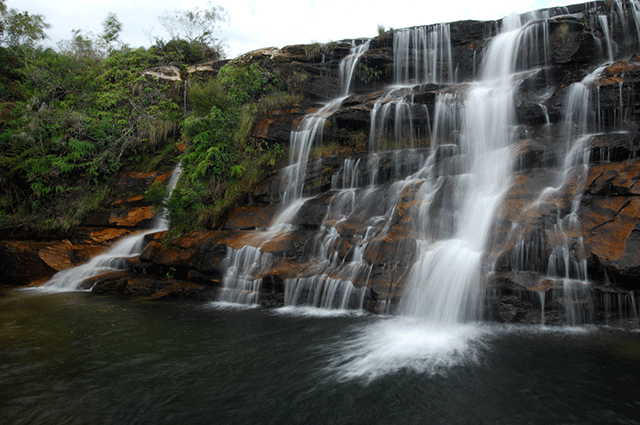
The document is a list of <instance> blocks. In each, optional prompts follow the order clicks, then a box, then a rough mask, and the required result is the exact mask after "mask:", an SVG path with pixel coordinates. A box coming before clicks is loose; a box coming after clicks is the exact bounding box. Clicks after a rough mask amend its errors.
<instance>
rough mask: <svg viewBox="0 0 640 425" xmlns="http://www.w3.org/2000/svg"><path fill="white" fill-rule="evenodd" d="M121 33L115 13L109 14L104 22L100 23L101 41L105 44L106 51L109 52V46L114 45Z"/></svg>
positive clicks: (119, 23)
mask: <svg viewBox="0 0 640 425" xmlns="http://www.w3.org/2000/svg"><path fill="white" fill-rule="evenodd" d="M120 31H122V23H121V22H120V21H119V20H118V17H117V16H116V14H115V13H113V12H109V14H108V15H107V17H106V18H105V20H104V21H102V35H101V37H102V39H103V40H104V41H105V42H106V43H107V46H108V50H111V44H112V43H116V42H117V41H118V38H119V37H120Z"/></svg>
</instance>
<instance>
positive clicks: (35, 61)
mask: <svg viewBox="0 0 640 425" xmlns="http://www.w3.org/2000/svg"><path fill="white" fill-rule="evenodd" d="M175 13H176V14H178V15H179V16H183V17H185V19H186V21H184V22H185V23H186V24H185V25H186V27H182V28H178V29H176V32H175V34H174V38H173V39H172V40H169V41H166V42H165V41H163V40H156V44H155V45H154V46H152V47H150V48H149V49H145V48H137V49H133V48H130V47H128V46H126V45H123V44H122V43H121V42H120V40H119V33H120V31H121V24H120V22H119V21H118V19H117V17H116V16H115V15H114V14H109V15H108V16H107V18H106V19H105V21H104V22H103V29H104V31H103V32H102V33H101V34H100V35H98V36H93V35H91V34H83V33H81V32H80V31H73V32H72V38H71V39H70V40H68V41H66V42H64V43H60V45H59V48H58V49H57V50H54V49H51V48H42V47H40V46H38V45H37V42H38V41H40V40H42V39H43V38H44V37H45V33H44V31H45V29H46V28H47V25H46V22H45V21H44V18H43V17H41V16H39V15H29V14H28V13H27V12H17V11H15V10H8V9H7V8H6V7H5V4H4V0H0V229H14V228H18V227H23V228H27V229H31V230H45V229H57V230H62V231H67V230H70V229H72V228H73V227H74V226H76V225H77V224H78V223H79V222H80V220H81V219H82V218H83V217H84V216H86V214H88V213H89V212H91V211H92V210H94V209H96V208H98V207H99V206H100V205H101V203H102V202H103V201H104V200H105V198H106V197H108V196H109V190H110V189H109V188H110V187H111V183H112V182H113V178H114V176H115V175H116V173H118V172H120V171H123V170H127V169H133V168H134V167H135V169H138V170H143V169H147V170H151V169H154V168H155V167H157V166H158V164H160V163H161V162H163V161H166V160H167V159H168V158H171V159H175V158H176V157H177V150H176V148H175V146H176V144H177V143H178V142H185V143H186V145H187V146H188V148H187V150H186V152H185V153H184V154H182V158H181V159H182V163H183V169H184V171H183V175H182V176H183V177H182V179H181V182H180V184H179V186H178V188H177V189H176V190H175V192H174V196H173V197H172V198H171V199H170V200H169V201H167V202H166V206H167V207H168V209H169V213H170V216H171V218H172V220H173V223H174V224H175V226H174V231H173V234H177V233H179V232H181V231H184V230H189V229H192V228H194V227H198V226H209V225H214V224H215V221H216V219H217V218H218V217H220V215H221V214H222V213H224V211H225V209H226V208H228V207H230V206H232V205H233V204H234V203H235V202H236V201H237V200H238V199H239V198H240V197H241V196H242V194H243V193H244V192H245V191H246V190H248V189H249V188H250V187H251V185H254V184H256V183H257V182H259V181H260V179H261V178H262V177H263V176H264V173H265V170H267V169H268V167H270V166H273V165H275V163H276V161H278V160H279V159H280V158H282V157H283V154H284V152H283V149H282V147H280V146H279V145H274V144H268V143H265V142H261V141H258V140H254V139H252V138H251V137H250V133H251V129H252V126H253V122H254V120H255V118H257V117H260V116H261V115H263V114H264V113H265V111H266V110H268V109H272V108H276V107H281V106H283V105H287V104H292V103H295V102H296V100H297V97H296V96H293V95H287V94H284V92H283V89H284V88H287V86H290V85H294V86H295V85H300V84H301V82H302V81H303V80H302V79H303V77H302V76H300V75H297V74H296V75H293V76H290V77H289V78H286V79H282V78H280V77H279V76H278V75H276V73H275V72H273V71H270V70H269V69H268V64H266V65H259V64H257V63H253V64H243V63H240V62H231V63H229V64H227V65H226V66H225V67H223V68H222V70H221V71H220V72H219V74H218V76H217V77H216V78H211V79H209V80H200V81H190V82H189V88H188V99H189V106H190V112H189V113H188V114H187V115H186V116H185V115H184V111H183V94H182V93H183V92H182V91H183V90H184V83H182V82H171V81H169V82H165V80H159V79H156V78H154V77H151V76H146V75H144V73H143V71H144V70H146V69H149V68H153V67H157V66H163V65H170V64H177V65H179V66H182V67H183V69H184V67H186V64H189V63H194V62H200V61H204V60H212V59H218V58H219V57H220V56H221V55H222V50H221V47H220V45H219V43H218V42H217V40H216V39H215V38H213V37H212V35H211V33H210V29H207V28H209V27H202V26H198V25H199V21H198V20H200V21H202V22H208V23H209V24H211V23H214V22H218V21H219V20H220V19H224V10H223V9H221V8H219V7H213V6H212V8H211V9H209V10H207V11H200V12H198V10H195V11H192V12H191V14H189V13H188V12H185V11H175ZM190 19H191V20H190ZM189 25H191V27H189ZM203 28H204V29H203ZM190 29H191V30H194V31H195V32H193V31H192V32H187V33H186V34H187V35H186V36H185V35H182V36H181V35H180V34H181V33H180V31H189V30H190ZM200 30H202V31H200ZM198 31H200V32H198ZM148 198H149V199H150V200H151V201H154V202H155V204H156V205H161V204H162V203H163V202H165V201H163V198H164V191H163V189H162V188H161V187H154V188H152V190H150V191H149V194H148Z"/></svg>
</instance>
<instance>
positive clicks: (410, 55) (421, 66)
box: [393, 24, 456, 84]
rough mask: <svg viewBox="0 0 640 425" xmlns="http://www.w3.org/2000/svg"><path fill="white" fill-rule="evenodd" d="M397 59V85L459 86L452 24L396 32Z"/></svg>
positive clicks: (394, 36) (395, 73)
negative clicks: (452, 43) (435, 84)
mask: <svg viewBox="0 0 640 425" xmlns="http://www.w3.org/2000/svg"><path fill="white" fill-rule="evenodd" d="M393 55H394V58H393V73H394V75H395V83H396V84H408V83H409V81H410V80H413V81H414V82H415V83H416V84H420V83H448V84H451V83H455V82H456V81H455V75H454V68H453V59H452V55H451V31H450V26H449V24H436V25H432V26H430V27H417V28H408V29H403V30H398V31H396V32H394V34H393Z"/></svg>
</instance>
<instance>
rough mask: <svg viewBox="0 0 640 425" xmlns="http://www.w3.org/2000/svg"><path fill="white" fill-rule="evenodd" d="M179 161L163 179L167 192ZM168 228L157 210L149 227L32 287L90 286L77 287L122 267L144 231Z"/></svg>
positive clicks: (64, 288)
mask: <svg viewBox="0 0 640 425" xmlns="http://www.w3.org/2000/svg"><path fill="white" fill-rule="evenodd" d="M180 172H181V168H180V164H178V165H177V167H176V168H175V170H174V171H173V173H172V175H171V177H170V179H169V182H168V183H167V191H168V196H171V191H172V190H173V188H174V187H175V185H176V184H177V183H178V179H179V178H180ZM168 228H169V221H168V219H167V217H166V216H165V214H164V213H160V214H157V215H156V216H155V217H154V218H153V221H152V224H151V228H150V229H148V230H144V231H140V232H137V233H135V234H133V235H131V236H127V237H125V238H122V239H121V240H120V241H118V242H116V243H115V244H114V245H113V246H112V247H110V248H109V249H108V250H107V251H106V252H104V253H102V254H99V255H96V256H95V257H93V258H92V259H91V260H90V261H88V262H87V263H85V264H81V265H79V266H76V267H72V268H69V269H65V270H62V271H60V272H58V273H56V274H55V275H54V276H53V277H52V278H51V279H49V281H48V282H46V283H44V284H43V285H42V286H39V287H36V289H38V290H42V291H77V290H81V289H82V290H87V291H90V290H91V288H81V287H82V283H83V282H84V281H86V280H87V279H89V278H92V277H95V276H98V275H100V274H102V273H105V272H108V271H114V270H121V269H124V268H126V259H127V258H133V257H137V256H138V255H140V253H142V251H143V250H144V248H145V246H146V242H145V237H146V236H147V235H150V234H153V233H157V232H162V231H165V230H167V229H168Z"/></svg>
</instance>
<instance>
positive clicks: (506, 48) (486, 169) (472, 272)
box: [400, 17, 528, 326]
mask: <svg viewBox="0 0 640 425" xmlns="http://www.w3.org/2000/svg"><path fill="white" fill-rule="evenodd" d="M527 34H528V27H526V26H522V25H521V24H520V22H519V17H518V19H514V17H509V18H506V19H505V21H504V22H503V32H502V33H501V34H499V35H498V36H496V37H495V38H494V39H493V40H492V41H491V44H490V45H489V47H488V50H487V53H486V56H485V59H484V63H483V66H482V69H481V72H480V75H481V81H479V82H477V83H475V84H474V85H473V87H472V88H471V90H470V91H469V92H468V93H467V94H466V95H465V98H464V99H461V98H459V97H457V96H455V95H449V94H447V95H443V96H441V97H440V98H439V100H438V106H437V110H438V111H439V112H437V115H436V120H440V121H437V122H436V125H435V126H434V127H436V128H434V132H433V134H434V135H435V139H434V142H435V143H438V135H439V134H441V133H440V132H441V131H442V130H441V127H442V128H443V129H445V131H449V130H450V129H451V128H460V148H461V150H462V152H463V154H464V155H465V157H466V164H464V167H465V172H464V173H463V174H461V175H459V176H457V178H456V182H455V189H454V191H453V194H455V195H454V196H455V200H454V201H453V202H454V204H456V205H459V207H458V208H456V210H455V211H456V215H455V217H452V218H451V221H452V229H451V232H450V234H451V236H450V238H447V239H443V240H439V241H436V242H435V243H431V241H430V240H429V239H430V238H429V235H428V234H425V235H423V236H422V237H423V238H424V239H422V240H421V241H420V244H419V258H418V260H417V261H416V262H415V264H414V265H413V267H412V269H411V271H410V272H409V274H408V276H407V280H406V285H407V289H406V292H405V294H404V295H403V297H402V300H401V305H402V307H401V310H400V312H401V313H402V314H404V315H407V316H412V317H420V318H423V319H426V320H427V321H429V322H432V323H437V324H439V325H445V326H448V325H453V324H456V323H460V322H465V321H469V320H474V319H477V318H479V316H480V313H481V311H482V297H481V295H482V293H481V284H482V279H483V278H482V261H483V256H484V248H485V244H486V242H487V239H488V236H489V232H490V229H491V225H492V223H493V217H494V214H495V212H496V210H497V209H498V208H499V206H500V201H501V199H502V197H503V195H504V194H505V192H506V191H507V189H508V188H509V181H510V170H511V152H510V149H509V145H510V144H511V142H512V140H513V128H514V126H515V122H516V121H515V105H514V100H513V97H514V92H515V87H514V85H515V76H514V73H515V71H516V63H517V58H518V52H519V49H520V48H521V46H522V44H523V40H526V35H527ZM452 104H455V107H454V108H451V105H452ZM446 111H451V112H446ZM445 112H446V113H445ZM458 120H459V123H456V122H457V121H458ZM421 227H422V228H426V227H427V223H423V224H421ZM442 233H443V234H447V233H449V232H442Z"/></svg>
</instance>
